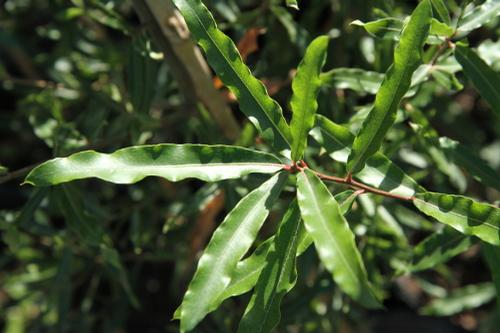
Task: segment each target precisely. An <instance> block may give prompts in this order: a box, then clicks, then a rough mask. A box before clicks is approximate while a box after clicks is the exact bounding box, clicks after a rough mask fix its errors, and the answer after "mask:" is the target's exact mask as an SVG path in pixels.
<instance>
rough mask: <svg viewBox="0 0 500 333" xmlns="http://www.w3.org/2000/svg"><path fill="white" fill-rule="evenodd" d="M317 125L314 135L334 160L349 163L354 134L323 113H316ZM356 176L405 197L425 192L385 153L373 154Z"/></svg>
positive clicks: (312, 132)
mask: <svg viewBox="0 0 500 333" xmlns="http://www.w3.org/2000/svg"><path fill="white" fill-rule="evenodd" d="M316 125H317V126H318V127H316V128H314V129H313V130H312V131H311V136H312V137H313V138H314V139H315V140H316V141H317V142H318V143H319V144H320V145H321V147H323V148H324V149H325V150H326V152H327V153H328V155H329V156H330V157H331V158H332V159H334V160H335V161H338V162H341V163H346V162H347V156H348V155H349V153H350V151H351V148H350V147H351V146H352V143H353V141H354V134H352V133H351V132H350V131H349V130H348V129H347V128H345V127H343V126H341V125H338V124H335V123H334V122H332V121H331V120H329V119H328V118H326V117H324V116H322V115H317V116H316ZM355 178H357V179H359V180H361V181H363V182H364V183H366V184H369V185H372V186H374V187H377V188H380V189H383V190H384V191H389V192H391V193H395V194H399V195H404V196H413V195H414V194H415V193H417V192H422V191H424V189H423V188H422V187H421V186H420V185H418V184H417V183H416V182H415V180H413V179H412V178H411V177H410V176H408V175H407V174H406V173H404V172H403V170H401V169H400V168H399V167H398V166H397V165H395V164H394V163H392V162H391V160H389V159H388V158H387V157H385V156H384V155H383V154H382V153H376V154H374V155H373V156H371V157H370V158H369V159H368V160H367V161H366V165H365V167H364V168H363V169H362V170H361V171H360V172H358V173H357V174H356V175H355Z"/></svg>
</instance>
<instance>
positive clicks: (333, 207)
mask: <svg viewBox="0 0 500 333" xmlns="http://www.w3.org/2000/svg"><path fill="white" fill-rule="evenodd" d="M297 198H298V201H299V207H300V211H301V213H302V218H303V220H304V224H305V227H306V230H307V232H308V234H309V235H310V236H311V238H312V239H313V241H314V245H315V247H316V250H317V252H318V254H319V257H320V259H321V262H322V263H323V264H324V265H325V267H326V268H327V269H328V271H330V272H331V273H332V275H333V279H334V281H335V282H336V283H337V284H338V286H339V287H340V288H341V289H342V291H344V292H345V293H346V294H347V295H349V296H350V297H352V298H353V299H354V300H356V301H357V302H359V303H361V304H363V305H364V306H366V307H370V308H377V307H379V306H380V304H379V302H378V300H377V299H376V298H375V296H374V295H373V293H372V290H371V287H370V284H369V282H368V278H367V273H366V270H365V267H364V265H363V261H362V259H361V254H360V253H359V251H358V249H357V247H356V243H355V241H354V233H353V232H352V231H351V230H350V228H349V225H348V224H347V221H346V220H345V218H344V216H343V215H342V214H341V212H340V207H339V205H338V203H337V202H336V201H335V199H334V197H333V196H332V194H331V193H330V191H328V188H327V187H326V186H325V184H323V183H322V182H321V180H320V179H319V178H318V177H317V176H316V175H315V174H314V173H313V172H312V171H310V170H307V169H306V170H305V171H304V172H301V173H299V174H298V175H297Z"/></svg>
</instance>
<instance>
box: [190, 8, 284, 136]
mask: <svg viewBox="0 0 500 333" xmlns="http://www.w3.org/2000/svg"><path fill="white" fill-rule="evenodd" d="M200 3H201V1H200ZM201 5H203V3H201ZM189 7H190V8H191V12H192V13H194V17H196V20H197V21H198V23H199V24H200V26H201V27H203V30H204V31H205V34H206V36H208V38H209V39H210V41H211V42H212V45H213V46H214V47H215V49H217V51H218V52H219V53H220V54H221V55H222V58H224V60H225V61H226V63H227V64H228V65H229V67H230V68H232V70H233V72H234V73H235V74H236V76H237V77H238V79H239V80H240V82H241V83H242V84H243V86H245V88H246V89H247V91H248V92H249V93H250V95H251V96H252V97H253V99H254V101H255V102H256V103H257V105H258V106H259V107H260V109H261V110H262V111H263V112H264V114H265V115H266V118H267V119H268V121H269V122H270V123H271V124H273V125H274V127H275V130H276V131H278V133H279V134H280V135H281V138H282V139H283V140H284V141H285V142H286V143H287V144H288V146H291V145H290V142H288V138H287V137H286V136H285V135H284V134H283V133H282V132H281V129H280V128H279V126H277V124H275V123H274V122H273V120H272V119H271V118H270V117H269V115H268V114H267V112H266V109H265V108H264V107H263V106H262V104H261V103H260V100H259V99H257V98H256V97H255V96H254V94H253V91H252V89H250V88H249V87H248V85H247V83H246V81H245V80H243V79H242V78H241V76H240V74H239V73H238V71H237V70H236V69H235V68H234V67H233V66H232V64H231V61H230V60H229V59H228V58H227V57H226V54H225V53H224V52H222V50H221V49H220V48H219V45H218V44H217V43H216V42H215V40H214V39H213V38H212V35H211V34H210V33H209V31H208V29H207V27H206V26H205V25H204V24H203V22H202V21H201V19H200V17H199V16H198V13H197V12H196V10H194V9H193V8H192V7H191V6H189ZM214 24H215V23H214ZM215 29H217V27H215ZM226 37H227V36H226ZM227 38H229V37H227ZM238 57H240V55H239V54H238ZM240 61H241V62H242V63H243V60H242V59H241V57H240ZM243 65H244V64H243ZM249 71H250V70H249ZM249 74H250V75H251V73H250V72H249ZM256 80H257V79H256ZM258 83H259V84H262V83H261V82H258ZM264 89H265V88H264ZM269 98H270V97H269ZM270 100H271V102H272V103H273V104H274V105H275V106H279V105H278V104H277V103H276V102H275V101H273V100H272V99H271V98H270Z"/></svg>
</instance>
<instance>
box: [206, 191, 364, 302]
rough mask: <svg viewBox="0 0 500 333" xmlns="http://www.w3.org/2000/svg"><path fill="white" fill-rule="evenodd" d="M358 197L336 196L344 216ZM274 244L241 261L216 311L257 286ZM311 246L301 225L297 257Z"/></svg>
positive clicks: (268, 243)
mask: <svg viewBox="0 0 500 333" xmlns="http://www.w3.org/2000/svg"><path fill="white" fill-rule="evenodd" d="M357 195H358V193H356V192H354V191H352V190H346V191H344V192H341V193H339V194H337V195H335V200H337V201H338V202H339V205H340V211H341V213H342V215H344V214H346V213H347V212H348V211H349V210H350V209H351V206H352V204H353V202H354V199H355V198H356V197H357ZM273 242H274V236H271V237H269V238H268V239H266V240H265V241H264V242H263V243H262V244H260V245H259V246H258V247H257V249H255V251H254V252H253V253H252V255H251V256H249V257H248V258H246V259H244V260H242V261H240V262H239V263H238V264H237V265H236V269H235V271H234V273H233V275H232V276H231V283H230V284H229V286H228V287H227V288H226V290H225V291H224V294H223V295H222V296H221V298H220V302H219V303H216V306H214V309H216V308H217V307H218V306H219V305H220V303H222V301H224V300H225V299H227V298H229V297H233V296H238V295H241V294H244V293H246V292H248V291H250V290H251V289H252V288H253V287H254V286H255V284H256V283H257V279H258V277H259V275H260V272H261V271H262V269H263V268H264V266H265V265H266V255H267V252H268V251H269V249H270V247H271V245H272V244H273ZM311 245H312V238H311V237H310V236H309V235H308V234H307V232H306V230H305V229H304V226H303V224H301V228H300V229H299V234H298V245H297V256H299V255H301V254H302V253H304V252H305V250H307V249H308V248H309V246H311Z"/></svg>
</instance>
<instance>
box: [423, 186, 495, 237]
mask: <svg viewBox="0 0 500 333" xmlns="http://www.w3.org/2000/svg"><path fill="white" fill-rule="evenodd" d="M413 203H414V204H415V206H416V207H417V208H418V209H419V210H420V211H422V212H424V213H425V214H427V215H429V216H432V217H434V218H435V219H436V220H438V221H440V222H442V223H444V224H447V225H449V226H451V227H453V228H455V229H456V230H458V231H460V232H461V233H463V234H464V235H467V236H476V237H478V238H480V239H481V240H483V241H485V242H488V243H490V244H493V245H500V209H498V208H496V207H493V206H490V205H488V204H484V203H479V202H476V201H474V200H472V199H469V198H467V197H463V196H458V195H451V194H442V193H433V192H426V193H420V194H417V195H416V199H415V200H414V201H413Z"/></svg>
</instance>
